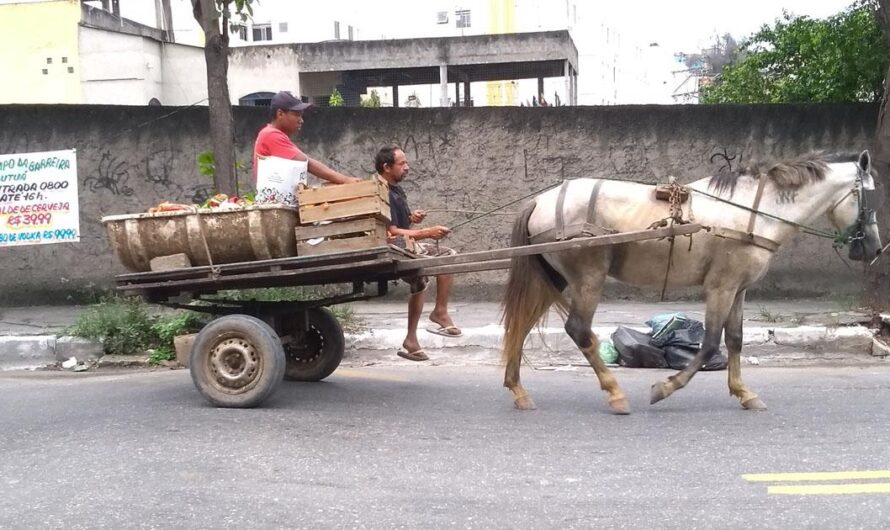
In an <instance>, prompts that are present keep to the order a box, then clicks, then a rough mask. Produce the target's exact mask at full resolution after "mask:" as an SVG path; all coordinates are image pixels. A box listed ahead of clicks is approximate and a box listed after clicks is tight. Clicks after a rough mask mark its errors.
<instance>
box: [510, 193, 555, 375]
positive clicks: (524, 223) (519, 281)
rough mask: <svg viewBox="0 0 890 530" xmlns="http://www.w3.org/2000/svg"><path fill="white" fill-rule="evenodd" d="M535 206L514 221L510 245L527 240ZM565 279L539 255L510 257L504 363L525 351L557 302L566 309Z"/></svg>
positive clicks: (517, 244)
mask: <svg viewBox="0 0 890 530" xmlns="http://www.w3.org/2000/svg"><path fill="white" fill-rule="evenodd" d="M534 209H535V203H534V202H532V203H531V204H530V205H529V206H528V207H526V209H525V210H523V211H522V213H520V214H519V218H518V219H516V222H515V223H513V234H512V236H511V238H510V246H512V247H518V246H522V245H527V244H528V220H529V217H531V215H532V212H533V211H534ZM563 288H565V280H564V279H563V278H562V276H560V275H559V273H557V272H556V271H555V270H553V269H552V268H551V267H550V266H549V265H548V264H547V263H546V262H545V261H544V260H543V258H541V256H539V255H532V256H515V257H513V258H511V260H510V276H509V278H508V279H507V288H506V289H507V292H506V295H505V296H504V303H503V307H502V313H501V323H502V324H503V325H504V341H503V344H502V347H503V351H502V354H501V355H502V359H503V361H504V362H505V363H508V362H509V361H511V360H514V359H516V357H518V356H519V355H522V345H523V343H524V342H525V337H526V336H528V333H529V331H531V329H532V328H533V327H534V326H535V324H537V323H538V321H539V320H540V319H541V317H542V316H543V315H544V314H545V313H546V312H547V310H549V309H550V306H552V305H553V304H554V303H555V304H556V305H557V307H558V309H559V310H560V311H561V312H563V313H566V312H567V309H568V308H567V303H566V301H565V298H563V296H562V292H561V291H562V289H563Z"/></svg>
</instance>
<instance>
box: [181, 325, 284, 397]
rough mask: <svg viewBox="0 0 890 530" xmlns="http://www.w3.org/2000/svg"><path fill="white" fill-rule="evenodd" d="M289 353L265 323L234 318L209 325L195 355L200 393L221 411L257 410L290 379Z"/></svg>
mask: <svg viewBox="0 0 890 530" xmlns="http://www.w3.org/2000/svg"><path fill="white" fill-rule="evenodd" d="M284 365H285V361H284V350H283V349H282V348H281V341H280V340H279V339H278V335H276V334H275V332H274V331H273V330H272V328H270V327H269V326H268V325H267V324H266V323H265V322H263V321H262V320H259V319H257V318H254V317H251V316H247V315H228V316H224V317H221V318H218V319H216V320H214V321H213V322H211V323H209V324H207V325H206V326H204V329H202V330H201V332H200V333H198V336H197V337H195V343H194V344H193V345H192V351H191V353H190V354H189V369H190V371H191V374H192V381H194V383H195V386H196V387H197V388H198V391H199V392H201V394H202V395H203V396H204V397H205V398H207V400H208V401H210V402H211V403H213V404H214V405H216V406H217V407H232V408H249V407H255V406H257V405H259V404H260V403H262V402H263V400H265V399H266V398H267V397H269V396H270V395H272V393H273V392H274V391H275V389H277V388H278V385H279V384H280V383H281V380H282V378H283V376H284Z"/></svg>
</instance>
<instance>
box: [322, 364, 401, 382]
mask: <svg viewBox="0 0 890 530" xmlns="http://www.w3.org/2000/svg"><path fill="white" fill-rule="evenodd" d="M334 375H335V376H339V377H349V378H352V379H371V380H375V381H394V382H396V383H405V382H407V381H408V379H406V378H404V377H402V376H399V375H395V374H392V373H386V372H377V371H374V372H372V371H368V370H356V369H354V368H338V369H337V371H336V372H334Z"/></svg>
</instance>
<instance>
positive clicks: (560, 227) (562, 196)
mask: <svg viewBox="0 0 890 530" xmlns="http://www.w3.org/2000/svg"><path fill="white" fill-rule="evenodd" d="M569 182H570V181H568V180H567V181H565V182H563V183H562V186H560V188H559V196H558V197H557V198H556V240H557V241H562V240H563V239H564V238H565V212H563V210H564V209H565V208H564V206H565V202H566V193H568V191H569Z"/></svg>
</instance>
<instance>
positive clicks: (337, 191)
mask: <svg viewBox="0 0 890 530" xmlns="http://www.w3.org/2000/svg"><path fill="white" fill-rule="evenodd" d="M375 196H376V197H380V198H381V199H383V201H384V202H387V203H388V202H389V190H388V188H387V186H386V184H385V182H384V181H381V180H377V179H373V180H364V181H362V182H355V183H352V184H334V185H332V186H322V187H320V188H303V189H300V190H298V191H297V197H298V203H299V205H300V207H301V208H302V207H303V206H312V205H316V204H323V203H326V202H337V201H344V200H349V199H358V198H361V197H375Z"/></svg>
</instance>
